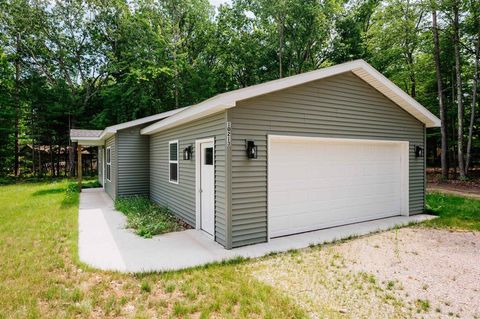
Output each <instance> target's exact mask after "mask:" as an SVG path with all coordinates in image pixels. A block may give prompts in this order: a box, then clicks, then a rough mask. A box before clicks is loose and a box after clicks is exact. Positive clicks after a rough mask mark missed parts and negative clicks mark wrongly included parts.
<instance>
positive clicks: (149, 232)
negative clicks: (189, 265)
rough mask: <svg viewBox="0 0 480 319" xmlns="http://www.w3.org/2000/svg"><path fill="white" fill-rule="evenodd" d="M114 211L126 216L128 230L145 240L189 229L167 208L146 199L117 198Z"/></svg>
mask: <svg viewBox="0 0 480 319" xmlns="http://www.w3.org/2000/svg"><path fill="white" fill-rule="evenodd" d="M115 209H116V210H118V211H120V212H122V213H123V214H125V216H127V227H128V228H131V229H133V230H134V231H135V233H136V234H137V235H139V236H142V237H145V238H150V237H152V236H155V235H160V234H165V233H169V232H174V231H180V230H185V229H188V228H191V227H190V226H188V225H187V224H185V223H183V222H181V221H180V220H178V219H177V218H175V216H174V215H173V214H172V213H171V212H170V211H169V210H168V209H167V208H165V207H161V206H159V205H157V204H155V203H153V202H152V201H150V200H149V199H148V198H146V197H142V196H131V197H122V198H119V199H117V200H115Z"/></svg>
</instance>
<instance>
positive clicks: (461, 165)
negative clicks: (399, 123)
mask: <svg viewBox="0 0 480 319" xmlns="http://www.w3.org/2000/svg"><path fill="white" fill-rule="evenodd" d="M452 11H453V21H452V26H453V45H454V50H455V78H456V90H457V112H458V113H457V154H458V158H457V161H458V172H459V175H460V178H461V179H464V178H465V177H466V172H465V162H464V161H465V159H464V156H463V122H464V113H465V107H464V105H463V92H462V70H461V62H460V60H461V57H460V23H459V13H458V11H459V2H458V0H453V3H452Z"/></svg>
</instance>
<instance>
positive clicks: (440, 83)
mask: <svg viewBox="0 0 480 319" xmlns="http://www.w3.org/2000/svg"><path fill="white" fill-rule="evenodd" d="M432 32H433V44H434V58H435V74H436V78H437V91H438V108H439V110H440V120H441V121H442V124H441V128H440V132H441V135H442V142H441V146H442V154H441V158H440V161H441V165H442V177H443V178H444V179H448V135H447V131H448V129H447V119H446V116H447V113H446V110H445V100H444V98H443V97H444V96H443V81H442V72H441V70H440V41H439V38H438V28H437V11H436V10H435V9H434V10H433V11H432Z"/></svg>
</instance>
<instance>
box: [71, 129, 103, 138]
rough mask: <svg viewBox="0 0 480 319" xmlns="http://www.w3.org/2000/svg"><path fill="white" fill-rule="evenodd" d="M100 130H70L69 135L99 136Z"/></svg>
mask: <svg viewBox="0 0 480 319" xmlns="http://www.w3.org/2000/svg"><path fill="white" fill-rule="evenodd" d="M102 132H103V131H102V130H76V129H71V130H70V137H99V136H100V134H102Z"/></svg>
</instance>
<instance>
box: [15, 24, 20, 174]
mask: <svg viewBox="0 0 480 319" xmlns="http://www.w3.org/2000/svg"><path fill="white" fill-rule="evenodd" d="M19 119H20V33H18V34H17V48H16V57H15V164H14V165H15V167H14V174H15V176H18V175H19V169H20V165H19V160H18V158H19V156H18V149H19V147H18V136H19Z"/></svg>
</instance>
